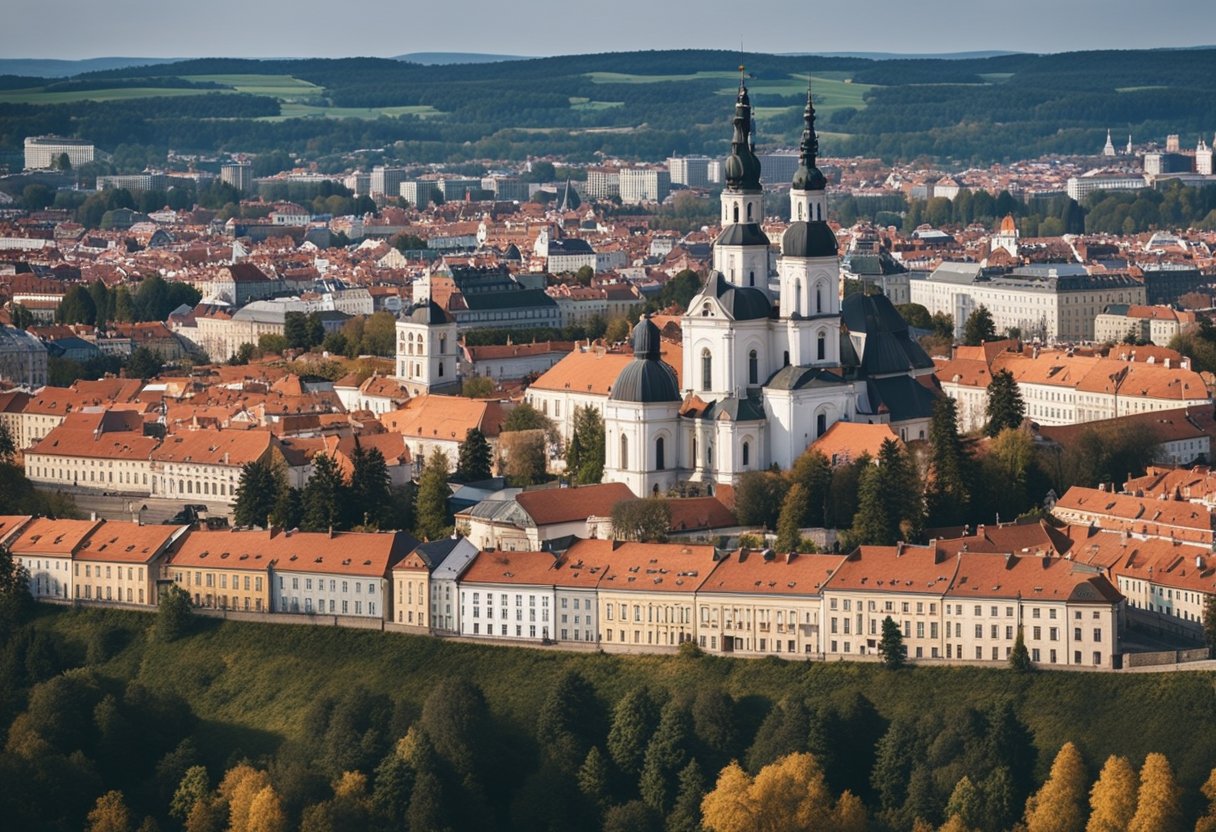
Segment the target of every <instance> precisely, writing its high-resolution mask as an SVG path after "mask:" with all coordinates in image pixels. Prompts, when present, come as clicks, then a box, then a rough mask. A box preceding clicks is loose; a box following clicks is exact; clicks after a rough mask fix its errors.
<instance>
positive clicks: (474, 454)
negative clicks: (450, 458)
mask: <svg viewBox="0 0 1216 832" xmlns="http://www.w3.org/2000/svg"><path fill="white" fill-rule="evenodd" d="M456 476H457V477H458V478H459V479H461V480H463V481H464V482H477V481H479V480H485V479H489V477H490V443H489V442H488V441H486V435H485V434H484V433H482V432H481V430H480V429H479V428H469V429H468V431H467V432H466V433H465V435H464V441H463V442H461V443H460V450H459V461H458V462H457V464H456Z"/></svg>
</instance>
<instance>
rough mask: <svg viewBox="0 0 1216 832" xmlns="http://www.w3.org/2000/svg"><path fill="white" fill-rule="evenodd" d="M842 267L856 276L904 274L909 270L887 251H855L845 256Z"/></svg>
mask: <svg viewBox="0 0 1216 832" xmlns="http://www.w3.org/2000/svg"><path fill="white" fill-rule="evenodd" d="M840 265H841V267H842V268H843V269H845V270H846V271H850V272H852V273H853V274H856V275H880V274H903V273H904V272H907V271H908V270H907V269H906V268H905V267H904V266H903V264H902V263H900V262H899V261H897V260H896V259H895V258H894V257H892V256H891V255H890V253H889V252H887V251H886V250H885V249H884V250H882V251H877V252H875V251H853V252H849V253H848V254H846V255H845V256H844V260H843V261H842V262H841V264H840Z"/></svg>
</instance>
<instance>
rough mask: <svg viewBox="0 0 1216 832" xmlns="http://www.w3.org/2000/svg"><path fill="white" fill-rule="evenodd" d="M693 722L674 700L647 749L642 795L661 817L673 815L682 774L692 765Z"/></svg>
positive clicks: (668, 705)
mask: <svg viewBox="0 0 1216 832" xmlns="http://www.w3.org/2000/svg"><path fill="white" fill-rule="evenodd" d="M691 740H692V718H691V717H690V716H689V713H688V709H687V708H685V707H684V705H683V704H682V703H680V702H677V701H675V700H672V701H670V702H668V703H667V704H666V705H665V706H663V712H662V714H661V715H660V716H659V727H658V729H657V730H656V731H655V732H654V737H653V738H651V740H650V743H649V744H648V745H647V746H646V756H645V758H644V759H643V761H642V777H641V780H640V782H639V784H638V785H639V791H640V792H641V795H642V800H643V802H645V803H646V805H647V806H649V807H650V808H652V809H654V810H655V811H656V812H658V813H659V814H661V815H666V814H667V813H668V812H670V811H671V807H672V804H673V803H674V802H675V798H676V791H677V789H678V788H679V776H680V772H681V771H682V770H683V769H684V766H686V765H688V749H689V746H690V744H691Z"/></svg>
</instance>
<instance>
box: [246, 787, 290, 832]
mask: <svg viewBox="0 0 1216 832" xmlns="http://www.w3.org/2000/svg"><path fill="white" fill-rule="evenodd" d="M245 829H246V832H287V817H286V816H285V815H284V814H283V803H282V801H280V800H279V796H278V794H277V793H276V792H275V790H274V788H273V787H272V786H263V787H262V789H261V790H260V791H259V792H258V793H257V794H256V795H254V797H253V801H252V802H250V804H249V818H248V821H247V822H246V825H245Z"/></svg>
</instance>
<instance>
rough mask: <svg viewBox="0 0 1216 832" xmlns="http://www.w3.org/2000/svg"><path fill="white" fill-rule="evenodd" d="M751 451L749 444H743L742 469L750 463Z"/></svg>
mask: <svg viewBox="0 0 1216 832" xmlns="http://www.w3.org/2000/svg"><path fill="white" fill-rule="evenodd" d="M751 451H752V448H751V444H750V443H748V442H744V443H743V467H744V468H746V467H747V466H748V465H749V464H750V463H751Z"/></svg>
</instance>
